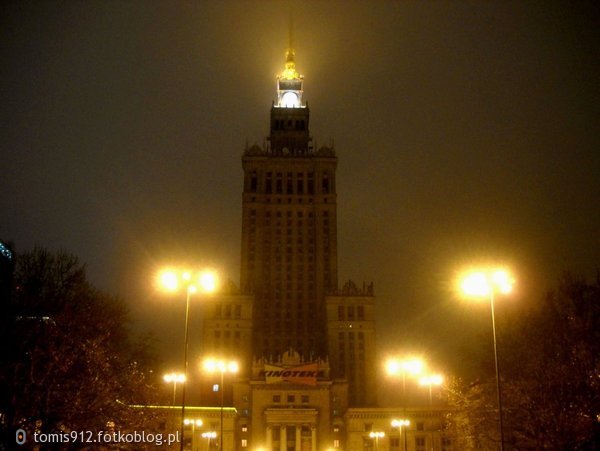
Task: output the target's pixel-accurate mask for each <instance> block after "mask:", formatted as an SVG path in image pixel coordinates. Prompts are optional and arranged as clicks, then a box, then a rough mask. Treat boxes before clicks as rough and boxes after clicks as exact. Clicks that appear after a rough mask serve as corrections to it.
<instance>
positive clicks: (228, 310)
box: [215, 304, 242, 319]
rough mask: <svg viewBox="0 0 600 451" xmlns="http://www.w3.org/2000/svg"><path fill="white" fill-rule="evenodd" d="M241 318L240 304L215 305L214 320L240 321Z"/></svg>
mask: <svg viewBox="0 0 600 451" xmlns="http://www.w3.org/2000/svg"><path fill="white" fill-rule="evenodd" d="M241 317H242V306H241V305H240V304H217V305H215V318H216V319H221V318H225V319H232V318H233V319H240V318H241Z"/></svg>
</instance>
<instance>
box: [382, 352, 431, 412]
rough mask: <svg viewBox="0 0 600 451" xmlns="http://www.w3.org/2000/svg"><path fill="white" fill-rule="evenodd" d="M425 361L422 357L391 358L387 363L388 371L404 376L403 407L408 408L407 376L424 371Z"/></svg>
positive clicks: (391, 373)
mask: <svg viewBox="0 0 600 451" xmlns="http://www.w3.org/2000/svg"><path fill="white" fill-rule="evenodd" d="M424 368H425V363H424V362H423V360H421V359H404V360H399V359H390V360H388V361H387V363H386V369H387V373H388V374H389V375H391V376H396V375H398V374H399V375H401V376H402V408H403V409H404V410H406V398H407V397H406V376H407V375H409V376H418V375H419V374H421V373H422V372H423V369H424Z"/></svg>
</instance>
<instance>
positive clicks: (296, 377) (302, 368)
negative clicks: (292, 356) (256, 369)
mask: <svg viewBox="0 0 600 451" xmlns="http://www.w3.org/2000/svg"><path fill="white" fill-rule="evenodd" d="M258 375H259V376H260V377H264V378H265V382H266V383H267V384H277V383H281V382H292V383H294V384H305V385H316V384H317V378H318V377H324V375H325V373H324V371H322V370H321V371H319V368H318V366H317V364H316V363H310V364H308V365H299V366H294V367H287V368H284V367H280V366H275V365H265V369H264V370H261V371H260V373H259V374H258Z"/></svg>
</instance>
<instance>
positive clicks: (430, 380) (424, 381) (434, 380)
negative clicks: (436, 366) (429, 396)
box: [419, 374, 444, 385]
mask: <svg viewBox="0 0 600 451" xmlns="http://www.w3.org/2000/svg"><path fill="white" fill-rule="evenodd" d="M443 382H444V378H443V377H442V375H441V374H430V375H429V376H423V377H422V378H420V379H419V384H420V385H442V383H443Z"/></svg>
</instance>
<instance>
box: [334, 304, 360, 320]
mask: <svg viewBox="0 0 600 451" xmlns="http://www.w3.org/2000/svg"><path fill="white" fill-rule="evenodd" d="M354 307H355V306H354V305H346V306H344V305H339V306H338V320H340V321H346V320H348V321H352V320H354V319H358V320H364V319H365V307H364V305H357V306H356V309H355V308H354ZM355 313H356V316H355Z"/></svg>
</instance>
